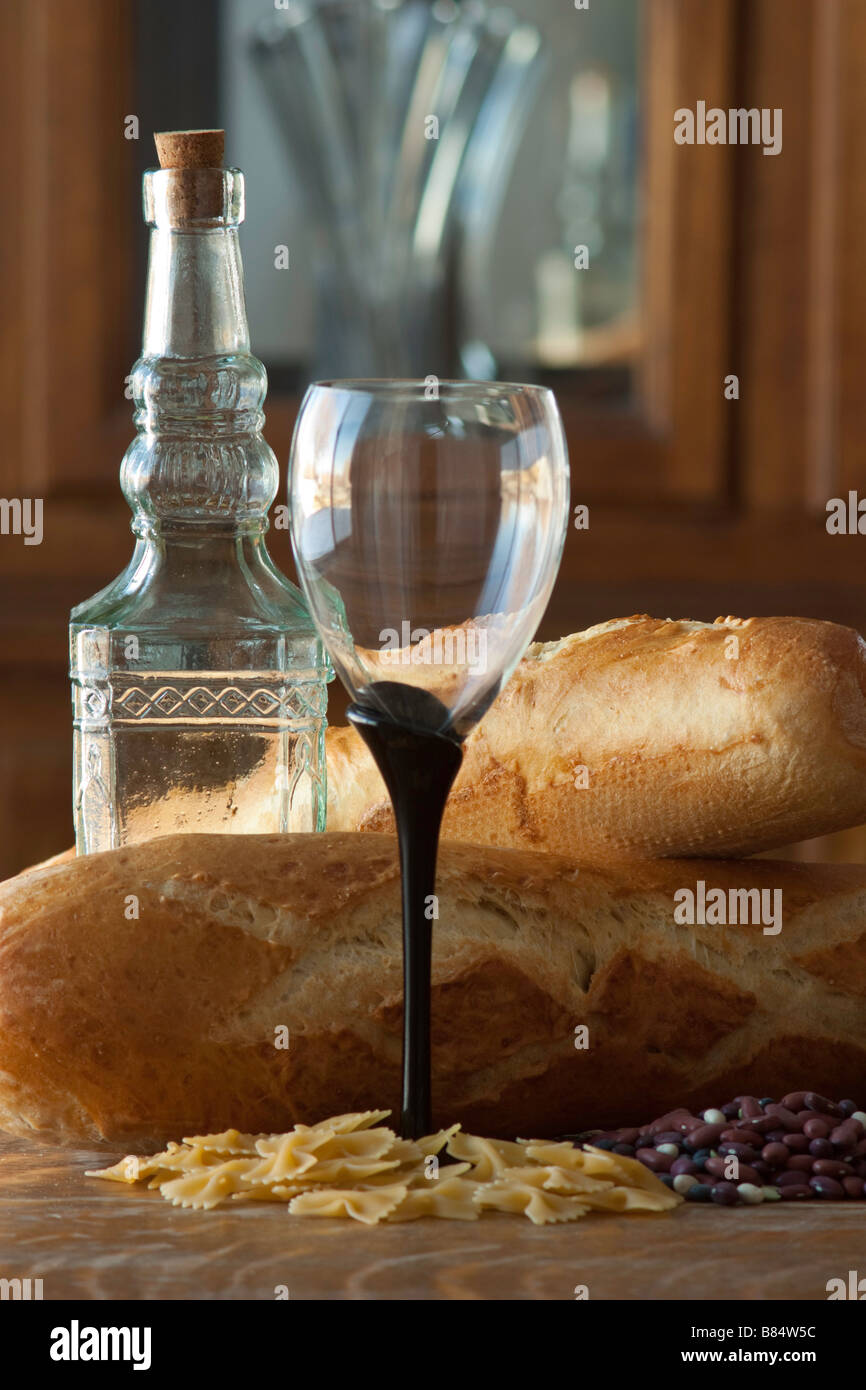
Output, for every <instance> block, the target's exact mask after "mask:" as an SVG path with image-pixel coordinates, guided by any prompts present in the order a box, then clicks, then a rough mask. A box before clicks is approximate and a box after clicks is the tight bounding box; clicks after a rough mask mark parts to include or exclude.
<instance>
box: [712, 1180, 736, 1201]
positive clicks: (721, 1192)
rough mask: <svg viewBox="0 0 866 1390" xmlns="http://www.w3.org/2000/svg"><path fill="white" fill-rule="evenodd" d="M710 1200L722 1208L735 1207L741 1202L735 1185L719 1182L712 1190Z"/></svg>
mask: <svg viewBox="0 0 866 1390" xmlns="http://www.w3.org/2000/svg"><path fill="white" fill-rule="evenodd" d="M710 1199H711V1200H712V1201H713V1202H718V1204H719V1205H720V1206H723V1207H734V1206H736V1204H737V1202H738V1201H739V1200H740V1194H739V1192H738V1191H737V1188H736V1184H735V1183H732V1182H717V1183H714V1184H713V1186H712V1187H711V1188H710Z"/></svg>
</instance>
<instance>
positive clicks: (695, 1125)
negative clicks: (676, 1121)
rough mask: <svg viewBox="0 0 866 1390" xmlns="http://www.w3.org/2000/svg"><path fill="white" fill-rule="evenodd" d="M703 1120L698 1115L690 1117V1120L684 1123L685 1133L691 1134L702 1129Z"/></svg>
mask: <svg viewBox="0 0 866 1390" xmlns="http://www.w3.org/2000/svg"><path fill="white" fill-rule="evenodd" d="M703 1123H704V1122H703V1120H702V1119H701V1118H700V1117H699V1116H698V1115H690V1116H689V1118H688V1120H684V1121H683V1133H684V1134H691V1132H692V1130H693V1129H700V1127H701V1125H702V1124H703Z"/></svg>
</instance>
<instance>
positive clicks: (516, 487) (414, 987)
mask: <svg viewBox="0 0 866 1390" xmlns="http://www.w3.org/2000/svg"><path fill="white" fill-rule="evenodd" d="M568 499H569V474H568V456H567V452H566V446H565V438H564V434H563V429H562V422H561V420H560V417H559V411H558V410H557V407H556V402H555V400H554V397H553V394H552V393H551V392H550V391H548V390H546V389H545V388H543V387H539V386H521V385H513V384H511V383H506V382H486V381H439V380H438V379H437V378H435V377H432V378H431V377H428V378H426V379H425V380H423V381H408V380H405V381H404V380H356V381H324V382H316V383H314V384H313V385H312V386H310V387H309V389H308V391H307V393H306V395H305V397H304V400H303V403H302V405H301V410H300V413H299V416H298V421H297V424H296V427H295V434H294V439H293V441H292V456H291V466H290V501H291V515H292V544H293V547H294V552H295V559H296V562H297V567H298V574H299V576H300V580H301V584H302V587H303V589H304V592H305V594H306V597H307V600H308V602H309V606H310V611H311V613H312V617H313V621H314V622H315V624H316V626H317V628H318V630H319V634H320V636H321V638H322V641H323V642H324V644H325V646H326V647H327V649H328V652H329V653H330V656H331V660H332V661H333V664H334V668H335V670H336V672H337V674H338V675H339V677H340V679H341V680H342V682H343V684H344V685H345V686H346V689H347V690H348V692H349V694H350V695H351V697H352V703H351V704H350V706H349V708H348V711H347V715H348V718H349V720H350V721H351V723H352V724H353V725H354V726H355V728H356V729H357V730H358V732H359V733H360V734H361V736H362V737H363V738H364V739H365V741H366V743H367V745H368V747H369V748H370V751H371V753H372V755H373V757H374V759H375V760H376V763H377V765H378V767H379V770H380V772H381V773H382V776H383V779H384V781H385V785H386V786H387V788H388V791H389V793H390V796H391V800H392V803H393V807H394V815H395V820H396V824H397V836H398V841H399V848H400V864H401V873H402V900H403V1097H402V1133H403V1134H404V1135H405V1136H406V1137H410V1138H416V1137H417V1136H418V1135H419V1134H423V1133H426V1132H428V1131H429V1128H430V954H431V941H432V923H433V921H434V920H435V917H436V916H437V915H438V914H437V905H436V898H435V874H436V854H437V848H438V841H439V830H440V826H441V821H442V814H443V811H444V809H445V802H446V800H447V798H448V793H449V791H450V789H451V786H452V784H453V781H454V778H455V776H456V775H457V770H458V768H459V766H460V762H461V759H462V756H463V752H462V744H463V740H464V738H465V737H466V735H467V734H468V733H469V731H470V729H472V728H473V726H474V725H475V724H477V722H478V721H479V720H480V719H481V717H482V716H483V714H484V713H485V711H486V710H487V709H488V707H489V706H490V705H491V703H492V702H493V700H494V699H495V698H496V696H497V695H498V694H499V691H500V690H501V689H502V687H503V685H504V684H505V682H506V681H507V680H508V678H509V676H510V675H511V673H512V671H513V670H514V668H515V666H516V665H517V663H518V661H519V660H520V658H521V656H522V655H523V652H524V650H525V648H526V646H527V644H528V642H529V641H530V640H531V639H532V637H533V635H534V633H535V630H536V628H537V626H538V623H539V621H540V619H541V616H542V614H543V613H544V609H545V607H546V605H547V601H548V598H549V597H550V591H551V589H552V587H553V582H554V579H555V577H556V572H557V569H558V567H559V560H560V556H561V554H562V546H563V542H564V539H565V533H566V528H567V524H568V505H569V503H568Z"/></svg>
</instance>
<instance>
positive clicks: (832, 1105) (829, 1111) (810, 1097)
mask: <svg viewBox="0 0 866 1390" xmlns="http://www.w3.org/2000/svg"><path fill="white" fill-rule="evenodd" d="M803 1108H804V1109H805V1110H818V1111H820V1112H821V1114H822V1115H840V1116H841V1114H842V1111H841V1110H840V1109H839V1106H838V1105H837V1104H836V1102H835V1101H834V1100H828V1099H827V1097H826V1096H819V1095H818V1094H817V1092H816V1091H807V1092H806V1094H805V1095H804V1097H803Z"/></svg>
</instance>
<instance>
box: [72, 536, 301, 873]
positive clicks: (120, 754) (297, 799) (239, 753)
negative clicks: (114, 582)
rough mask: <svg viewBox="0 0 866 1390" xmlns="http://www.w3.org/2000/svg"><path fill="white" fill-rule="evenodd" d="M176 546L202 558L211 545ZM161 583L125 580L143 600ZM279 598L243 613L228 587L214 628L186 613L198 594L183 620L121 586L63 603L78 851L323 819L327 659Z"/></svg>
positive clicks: (245, 544)
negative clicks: (108, 595) (117, 593)
mask: <svg viewBox="0 0 866 1390" xmlns="http://www.w3.org/2000/svg"><path fill="white" fill-rule="evenodd" d="M171 544H172V545H174V546H175V547H177V546H178V544H179V542H178V541H177V540H175V541H173V542H172V543H171ZM229 544H230V545H231V544H232V543H231V542H229ZM234 545H236V546H237V548H238V549H240V550H242V551H243V550H247V551H249V549H250V542H249V540H248V539H247V538H244V539H243V540H236V541H235V542H234ZM186 548H188V549H189V550H190V551H191V554H190V555H189V557H188V558H189V560H190V562H191V563H199V562H202V561H203V560H204V557H202V556H201V554H200V551H201V549H202V548H203V549H204V550H205V551H207V550H208V549H209V548H210V547H209V546H208V545H207V544H204V545H203V546H202V544H201V543H199V542H197V541H196V540H195V539H193V540H192V541H189V542H187V547H186ZM154 558H156V561H157V567H158V564H159V557H158V556H157V557H154V556H150V555H148V556H145V557H143V560H142V563H145V564H152V563H153V562H154ZM172 558H175V557H172ZM204 563H206V564H207V563H209V562H208V561H206V560H204ZM210 563H212V562H210ZM131 568H132V567H131ZM280 578H281V577H280V576H276V579H277V586H279V579H280ZM283 582H284V583H285V582H286V581H283ZM160 587H161V586H160V583H159V575H156V576H152V577H151V579H150V581H149V583H147V584H145V585H144V586H142V588H138V586H136V589H137V593H138V594H142V593H143V594H144V597H145V600H153V599H155V598H156V596H157V593H158V590H159V589H160ZM287 588H288V586H287ZM107 592H110V591H107ZM251 597H253V596H251ZM255 597H260V595H256V596H255ZM285 597H286V599H287V603H286V607H285V611H284V612H283V614H282V618H280V615H279V614H278V613H276V612H273V611H272V612H271V613H270V614H268V615H262V614H258V615H256V614H253V613H247V614H244V615H243V616H241V615H240V614H239V612H238V608H239V605H238V604H237V595H234V601H233V604H232V608H233V611H232V612H231V613H230V612H228V611H226V608H225V606H223V605H220V603H219V602H218V600H217V597H216V595H215V594H213V592H212V593H211V602H212V603H213V605H214V608H215V609H221V612H220V619H219V626H218V627H216V626H214V625H213V615H211V620H210V621H209V622H207V623H203V622H201V621H200V620H199V619H197V618H196V617H195V612H196V605H197V603H198V600H196V601H195V603H194V604H190V608H191V616H190V617H189V618H188V619H184V618H182V617H180V616H179V615H178V613H177V608H176V604H172V608H171V615H170V616H169V615H168V614H166V615H165V617H164V619H163V620H162V621H160V620H159V619H158V615H157V614H154V613H151V614H150V615H149V616H148V615H147V614H146V613H144V612H143V611H141V610H142V604H141V603H140V602H136V601H135V600H134V599H133V598H132V596H131V595H130V594H129V593H127V594H126V595H125V596H124V598H123V599H122V600H121V601H120V603H119V604H118V603H117V602H111V601H109V603H108V604H106V602H105V598H104V597H103V596H99V595H98V596H97V598H96V599H95V600H91V601H90V602H89V603H87V604H82V605H81V606H80V607H79V608H78V609H76V610H75V611H74V612H73V615H72V622H71V624H70V667H71V673H72V687H73V705H74V789H75V790H74V811H75V838H76V845H77V847H78V852H79V853H81V854H84V853H86V854H92V853H94V852H96V851H99V850H103V849H114V848H117V847H119V846H120V845H125V844H133V843H136V842H138V841H141V840H146V839H151V838H152V837H154V836H156V835H167V834H174V833H199V834H201V833H220V832H229V833H235V834H264V833H273V832H282V831H289V830H305V831H310V830H323V829H324V825H325V804H326V786H325V760H324V756H325V755H324V729H325V704H326V695H325V690H326V687H325V678H326V671H325V663H324V658H323V655H322V651H321V648H320V646H319V643H318V640H317V638H316V637H315V635H314V634H313V633H312V632H311V631H307V630H305V628H304V625H303V621H300V622H298V620H297V619H298V615H297V614H295V613H293V612H292V611H291V608H292V604H291V599H292V596H291V593H290V592H289V593H287V594H286V595H285ZM157 602H158V600H157ZM147 607H149V608H150V607H152V603H151V602H148V603H147ZM250 607H252V604H251V605H250ZM301 617H302V615H301Z"/></svg>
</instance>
